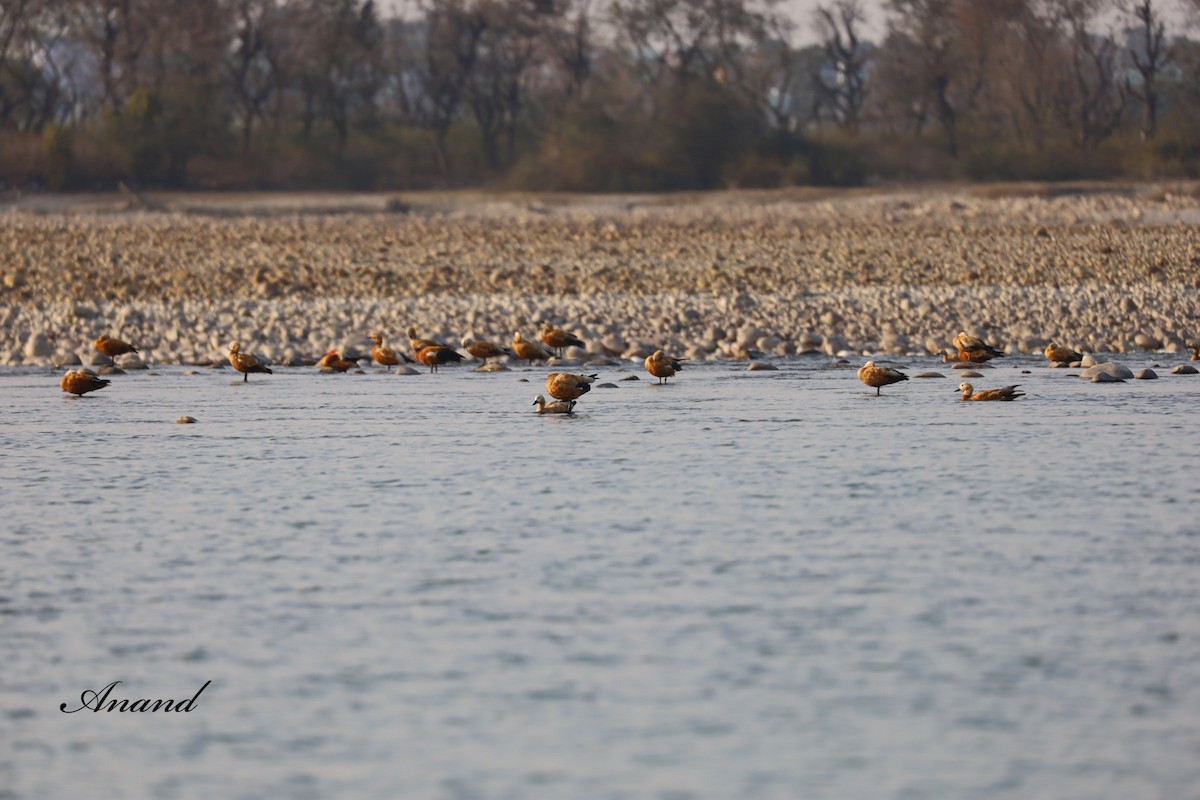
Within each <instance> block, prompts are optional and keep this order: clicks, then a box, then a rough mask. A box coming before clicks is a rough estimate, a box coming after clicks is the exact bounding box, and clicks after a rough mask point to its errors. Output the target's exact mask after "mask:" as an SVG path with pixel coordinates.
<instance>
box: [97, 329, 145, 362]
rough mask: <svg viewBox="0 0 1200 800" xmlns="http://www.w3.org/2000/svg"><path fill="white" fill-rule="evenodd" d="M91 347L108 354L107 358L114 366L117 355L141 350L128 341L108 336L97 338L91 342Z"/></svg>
mask: <svg viewBox="0 0 1200 800" xmlns="http://www.w3.org/2000/svg"><path fill="white" fill-rule="evenodd" d="M92 347H94V348H96V349H97V350H99V351H100V352H101V353H103V354H104V355H106V356H108V360H109V361H111V362H112V363H113V366H114V367H115V366H116V365H117V356H123V355H125V354H126V353H140V352H141V351H140V350H138V349H137V348H136V347H134V346H133V345H131V344H130V343H129V342H123V341H121V340H120V339H113V338H112V337H109V336H101V337H100V338H99V339H97V340H96V341H94V342H92Z"/></svg>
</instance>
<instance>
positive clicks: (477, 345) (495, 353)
mask: <svg viewBox="0 0 1200 800" xmlns="http://www.w3.org/2000/svg"><path fill="white" fill-rule="evenodd" d="M462 346H463V348H464V349H465V350H466V351H467V352H468V353H470V354H471V355H472V356H474V357H475V358H478V359H479V360H480V361H487V360H488V359H489V358H499V357H500V356H511V355H514V353H513V351H512V350H509V349H508V348H507V347H500V346H499V345H495V344H492V343H491V342H488V341H484V340H482V339H464V340H463V343H462Z"/></svg>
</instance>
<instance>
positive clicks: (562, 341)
mask: <svg viewBox="0 0 1200 800" xmlns="http://www.w3.org/2000/svg"><path fill="white" fill-rule="evenodd" d="M542 341H543V342H545V343H546V344H547V345H549V347H550V349H552V350H553V351H554V353H555V355H557V356H559V357H560V358H561V357H562V354H563V351H564V350H566V349H567V348H568V347H583V346H584V344H583V340H582V339H580V338H579V337H578V336H576V335H574V334H572V333H567V332H566V331H564V330H563V329H562V328H556V327H554V326H553V325H551V324H550V323H549V322H543V323H542Z"/></svg>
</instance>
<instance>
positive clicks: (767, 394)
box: [0, 356, 1200, 800]
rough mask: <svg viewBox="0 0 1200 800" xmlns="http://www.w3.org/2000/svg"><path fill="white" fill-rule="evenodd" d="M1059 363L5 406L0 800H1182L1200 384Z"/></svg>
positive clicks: (1194, 637) (157, 389)
mask: <svg viewBox="0 0 1200 800" xmlns="http://www.w3.org/2000/svg"><path fill="white" fill-rule="evenodd" d="M1160 358H1167V357H1166V356H1161V357H1160ZM1170 358H1177V357H1170ZM905 363H906V364H907V365H909V366H910V367H912V370H913V372H917V371H920V370H921V369H928V368H934V365H933V362H932V360H929V361H923V360H921V359H910V360H907V361H906V362H905ZM1002 363H1003V362H1002ZM1041 363H1044V362H1040V360H1034V359H1029V360H1027V361H1025V362H1021V361H1019V360H1017V361H1014V360H1011V359H1010V360H1008V361H1007V363H1004V364H1003V366H999V367H998V368H996V369H993V370H989V371H988V373H987V376H986V377H985V378H982V379H976V380H975V381H974V382H975V384H976V385H977V386H980V387H985V386H1000V385H1004V384H1007V383H1017V382H1019V383H1021V384H1023V385H1024V386H1025V387H1026V389H1027V390H1028V393H1029V396H1028V397H1027V398H1025V399H1023V400H1020V401H1018V402H1015V403H961V402H959V401H958V399H957V396H956V393H955V391H954V389H955V387H956V386H957V380H956V379H955V378H954V375H953V373H952V372H951V371H950V370H949V369H946V368H944V367H941V366H938V367H936V368H938V369H940V370H941V371H942V372H943V373H945V374H946V375H947V376H948V377H947V378H946V379H945V380H936V379H935V380H913V381H910V382H909V383H906V384H902V385H899V386H895V387H889V388H886V389H884V395H883V396H882V397H878V398H877V397H875V396H873V394H872V393H871V390H868V389H866V388H865V387H864V386H862V384H860V383H859V382H858V381H857V379H856V378H855V376H854V372H853V369H852V368H850V367H844V368H840V369H839V368H834V367H833V366H832V365H831V364H830V363H829V362H828V361H827V360H825V359H796V360H794V361H791V362H786V363H782V364H781V369H780V370H779V371H778V372H745V371H743V370H744V367H743V366H739V365H721V366H718V365H704V366H698V367H695V368H689V369H688V370H687V371H686V372H684V373H682V374H681V375H680V376H679V379H678V382H677V383H675V384H673V385H670V386H665V387H659V386H653V385H650V384H649V383H648V382H647V381H646V380H641V381H639V382H617V388H609V389H596V390H594V391H593V392H592V393H591V394H590V395H588V396H586V397H584V398H583V399H582V400H581V401H580V404H579V413H578V414H577V415H575V416H574V417H572V418H565V417H538V416H536V415H535V414H533V413H532V407H531V406H530V405H529V404H530V402H531V401H532V399H533V396H534V395H535V394H537V393H538V392H540V391H542V389H543V387H542V386H541V383H542V378H543V377H544V374H545V370H544V369H542V370H537V371H531V372H509V373H493V374H475V373H472V372H469V371H468V370H465V369H457V370H455V369H447V370H446V371H444V372H443V373H441V374H439V375H436V376H430V375H419V376H410V377H397V376H389V375H384V374H374V373H372V374H366V375H340V376H328V375H319V374H316V373H315V372H314V371H312V370H286V369H284V370H279V371H278V373H277V374H275V375H273V376H272V375H263V376H260V375H255V376H252V378H251V382H250V383H249V384H242V383H241V382H240V380H239V379H240V376H235V375H233V374H232V373H230V372H228V371H213V370H203V371H201V374H199V375H191V376H189V375H184V374H183V370H182V369H177V368H166V369H163V370H161V374H158V375H147V374H144V373H143V374H131V375H128V376H119V377H117V378H116V379H114V383H113V385H112V386H110V387H109V388H107V389H105V390H103V391H102V392H100V393H98V394H96V395H92V396H89V397H85V398H83V399H73V398H69V397H66V396H60V394H59V392H58V389H57V382H58V376H57V375H49V374H45V373H38V372H19V373H13V372H11V371H10V372H9V373H7V374H4V375H3V376H0V397H2V398H3V407H4V409H5V410H4V411H3V412H2V413H3V425H0V453H2V454H3V458H2V460H0V497H2V501H3V503H2V505H3V508H2V514H3V521H2V522H0V637H2V638H0V656H2V657H0V663H2V665H3V666H2V668H0V797H3V798H31V799H32V798H54V797H128V798H143V797H149V798H212V797H229V798H235V797H238V798H240V797H245V798H263V797H266V798H306V797H311V798H325V797H405V798H408V797H411V798H537V797H545V798H642V797H652V798H671V799H672V800H678V799H680V798H801V797H803V798H831V799H835V798H836V799H842V798H863V799H864V800H866V799H867V798H872V799H873V798H913V799H914V800H916V799H918V798H920V799H924V798H1014V799H1015V798H1021V799H1022V800H1026V799H1028V798H1055V799H1056V800H1062V799H1064V798H1079V799H1080V800H1083V799H1085V798H1087V799H1088V800H1094V799H1095V798H1122V799H1127V798H1162V800H1181V799H1184V798H1200V519H1197V510H1198V509H1200V481H1198V480H1197V477H1198V475H1197V473H1198V471H1197V465H1198V464H1200V435H1197V429H1196V416H1195V409H1196V407H1197V400H1198V398H1200V376H1195V377H1190V378H1188V377H1176V376H1169V375H1166V373H1167V371H1168V370H1167V369H1166V368H1164V369H1161V370H1159V372H1160V374H1162V375H1163V378H1162V379H1161V380H1158V381H1137V382H1130V383H1127V384H1117V385H1093V384H1090V383H1086V382H1082V381H1079V380H1076V379H1073V378H1070V377H1067V375H1068V371H1066V370H1047V369H1044V368H1042V367H1041ZM1129 363H1130V364H1131V365H1133V366H1144V365H1146V364H1148V363H1149V361H1148V360H1147V359H1145V358H1139V359H1137V360H1130V362H1129ZM1161 363H1163V364H1164V367H1169V364H1170V362H1166V361H1164V362H1161ZM856 365H857V364H856ZM1022 368H1028V369H1031V370H1032V373H1031V374H1028V375H1022V374H1020V369H1022ZM639 373H640V369H638V368H636V367H634V366H630V367H627V368H622V369H619V370H618V369H609V370H602V375H601V380H602V381H603V380H613V381H614V382H616V381H617V379H619V378H620V377H623V375H624V374H639ZM642 377H643V378H645V377H646V376H645V375H644V373H642ZM520 378H528V380H529V382H528V383H522V382H520V381H519V379H520ZM181 414H190V415H192V416H194V417H196V418H197V419H198V420H199V423H198V424H196V425H177V424H175V423H174V420H175V418H176V417H177V416H179V415H181ZM114 680H120V681H123V683H122V685H121V687H118V690H117V693H116V694H114V697H122V698H141V697H149V698H176V697H181V698H184V697H188V696H190V695H192V694H193V693H194V692H195V691H196V689H198V688H199V687H200V686H201V685H202V684H203V683H204V682H205V681H209V680H211V681H212V684H211V685H210V686H209V687H208V689H207V690H206V691H205V693H204V694H203V695H202V696H201V697H200V699H199V700H198V701H197V704H196V708H195V710H194V711H192V712H190V713H187V714H174V713H172V714H170V715H164V714H163V713H162V712H159V713H154V714H152V713H145V714H129V713H126V714H119V713H111V714H107V713H99V714H97V713H92V712H90V711H87V712H83V713H77V714H63V713H61V712H60V711H59V704H60V703H64V702H67V703H68V704H69V705H71V706H72V707H74V706H78V705H79V696H80V692H81V691H82V690H83V689H89V688H90V689H98V688H101V687H103V686H104V685H105V684H108V683H109V682H111V681H114Z"/></svg>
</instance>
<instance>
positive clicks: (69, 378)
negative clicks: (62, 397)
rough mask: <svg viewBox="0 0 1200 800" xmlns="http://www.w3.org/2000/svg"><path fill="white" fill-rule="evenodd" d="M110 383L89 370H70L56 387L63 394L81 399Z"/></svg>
mask: <svg viewBox="0 0 1200 800" xmlns="http://www.w3.org/2000/svg"><path fill="white" fill-rule="evenodd" d="M109 383H111V381H106V380H104V379H103V378H101V377H99V376H98V375H96V373H94V372H92V371H91V370H90V369H72V370H68V371H67V374H65V375H63V376H62V380H61V381H59V383H58V385H59V386H61V387H62V390H63V391H64V392H69V393H70V394H73V395H76V396H78V397H83V396H84V395H85V394H87V393H88V392H94V391H96V390H97V389H103V388H104V387H105V386H108V384H109Z"/></svg>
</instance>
